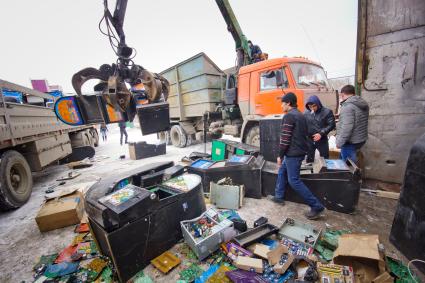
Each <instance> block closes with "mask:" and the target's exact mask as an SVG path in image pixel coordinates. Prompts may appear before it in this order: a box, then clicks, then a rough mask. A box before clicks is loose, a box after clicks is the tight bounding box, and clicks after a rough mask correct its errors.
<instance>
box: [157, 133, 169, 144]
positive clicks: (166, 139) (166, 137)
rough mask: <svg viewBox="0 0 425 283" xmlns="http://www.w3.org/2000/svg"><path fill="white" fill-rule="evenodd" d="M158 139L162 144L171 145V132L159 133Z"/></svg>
mask: <svg viewBox="0 0 425 283" xmlns="http://www.w3.org/2000/svg"><path fill="white" fill-rule="evenodd" d="M158 139H159V141H160V142H161V143H164V142H165V144H166V145H171V139H170V131H164V132H159V133H158Z"/></svg>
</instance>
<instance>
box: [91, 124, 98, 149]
mask: <svg viewBox="0 0 425 283" xmlns="http://www.w3.org/2000/svg"><path fill="white" fill-rule="evenodd" d="M90 134H91V136H92V139H93V145H94V146H95V147H98V146H99V134H98V133H97V130H96V129H95V128H91V129H90Z"/></svg>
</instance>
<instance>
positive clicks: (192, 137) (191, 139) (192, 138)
mask: <svg viewBox="0 0 425 283" xmlns="http://www.w3.org/2000/svg"><path fill="white" fill-rule="evenodd" d="M195 140H196V138H195V135H194V134H191V135H187V140H186V146H191V145H192V144H193V143H194V142H195Z"/></svg>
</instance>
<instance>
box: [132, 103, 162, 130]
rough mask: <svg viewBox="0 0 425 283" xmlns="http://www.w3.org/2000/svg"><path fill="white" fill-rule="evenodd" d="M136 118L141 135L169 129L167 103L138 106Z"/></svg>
mask: <svg viewBox="0 0 425 283" xmlns="http://www.w3.org/2000/svg"><path fill="white" fill-rule="evenodd" d="M137 116H138V117H139V123H140V128H141V130H142V134H143V135H149V134H153V133H158V132H162V131H168V130H169V129H170V106H169V104H168V103H167V102H161V103H152V104H147V105H142V106H138V107H137Z"/></svg>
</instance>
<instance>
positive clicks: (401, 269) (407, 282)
mask: <svg viewBox="0 0 425 283" xmlns="http://www.w3.org/2000/svg"><path fill="white" fill-rule="evenodd" d="M385 261H386V263H387V266H388V268H389V270H390V271H391V273H392V274H394V275H395V277H396V279H395V283H416V282H421V280H420V279H419V278H418V277H416V276H415V278H414V279H412V277H410V275H409V271H408V269H407V266H406V265H404V264H403V263H402V262H401V261H398V260H396V259H394V258H391V257H388V256H387V257H385ZM415 281H416V282H415Z"/></svg>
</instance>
